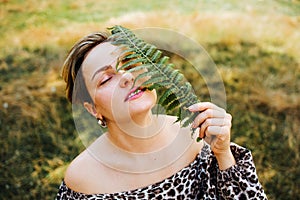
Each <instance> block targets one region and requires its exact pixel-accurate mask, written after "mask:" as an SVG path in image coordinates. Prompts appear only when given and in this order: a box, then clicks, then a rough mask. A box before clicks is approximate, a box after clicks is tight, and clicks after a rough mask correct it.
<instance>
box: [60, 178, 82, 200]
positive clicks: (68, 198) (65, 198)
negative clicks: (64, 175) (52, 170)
mask: <svg viewBox="0 0 300 200" xmlns="http://www.w3.org/2000/svg"><path fill="white" fill-rule="evenodd" d="M87 197H88V195H85V194H82V193H79V192H75V191H73V190H71V189H70V188H68V187H67V185H66V184H65V182H64V181H62V183H61V184H60V186H59V189H58V192H57V195H56V200H74V199H87Z"/></svg>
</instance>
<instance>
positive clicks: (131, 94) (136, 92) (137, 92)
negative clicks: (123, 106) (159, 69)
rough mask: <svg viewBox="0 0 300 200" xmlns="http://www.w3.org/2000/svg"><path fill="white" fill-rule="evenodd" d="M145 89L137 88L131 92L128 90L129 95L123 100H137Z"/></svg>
mask: <svg viewBox="0 0 300 200" xmlns="http://www.w3.org/2000/svg"><path fill="white" fill-rule="evenodd" d="M146 89H147V88H142V87H138V88H133V89H132V90H130V92H129V94H128V95H127V97H126V98H125V100H124V102H125V101H129V100H134V99H137V98H139V97H140V96H142V95H143V93H144V91H145V90H146Z"/></svg>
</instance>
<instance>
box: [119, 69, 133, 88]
mask: <svg viewBox="0 0 300 200" xmlns="http://www.w3.org/2000/svg"><path fill="white" fill-rule="evenodd" d="M133 81H134V76H133V75H132V74H131V73H130V72H124V73H123V74H122V76H121V79H120V87H127V86H128V85H130V86H132V84H133Z"/></svg>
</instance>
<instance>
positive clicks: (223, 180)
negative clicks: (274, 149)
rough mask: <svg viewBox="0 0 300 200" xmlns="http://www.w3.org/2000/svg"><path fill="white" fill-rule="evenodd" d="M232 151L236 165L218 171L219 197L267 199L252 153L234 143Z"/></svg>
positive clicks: (231, 147)
mask: <svg viewBox="0 0 300 200" xmlns="http://www.w3.org/2000/svg"><path fill="white" fill-rule="evenodd" d="M230 149H231V152H232V154H233V156H234V158H235V160H236V164H235V165H233V166H231V167H230V168H227V169H226V170H218V173H217V189H218V193H219V196H220V197H222V198H225V199H267V197H266V194H265V192H264V190H263V187H262V185H261V184H260V183H259V181H258V176H257V173H256V168H255V165H254V162H253V159H252V155H251V152H250V151H249V150H247V149H245V148H243V147H241V146H238V145H237V144H234V143H232V144H231V146H230Z"/></svg>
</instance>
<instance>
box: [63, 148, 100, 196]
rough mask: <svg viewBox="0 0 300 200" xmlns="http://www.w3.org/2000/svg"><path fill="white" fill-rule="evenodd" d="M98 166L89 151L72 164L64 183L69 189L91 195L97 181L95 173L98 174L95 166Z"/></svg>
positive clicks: (80, 155)
mask: <svg viewBox="0 0 300 200" xmlns="http://www.w3.org/2000/svg"><path fill="white" fill-rule="evenodd" d="M97 164H99V163H97V162H96V161H95V159H94V158H93V157H92V156H91V155H90V153H89V152H88V151H87V150H85V151H83V152H82V153H81V154H79V155H78V156H77V157H76V158H75V159H74V160H73V161H72V162H71V163H70V165H69V167H68V168H67V170H66V172H65V177H64V181H65V183H66V185H67V186H68V188H70V189H72V190H74V191H77V192H83V193H89V191H90V189H91V185H92V183H93V180H94V179H95V175H96V174H95V173H94V172H96V167H95V166H96V165H97ZM98 174H99V173H97V175H96V176H98ZM93 175H94V176H93Z"/></svg>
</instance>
